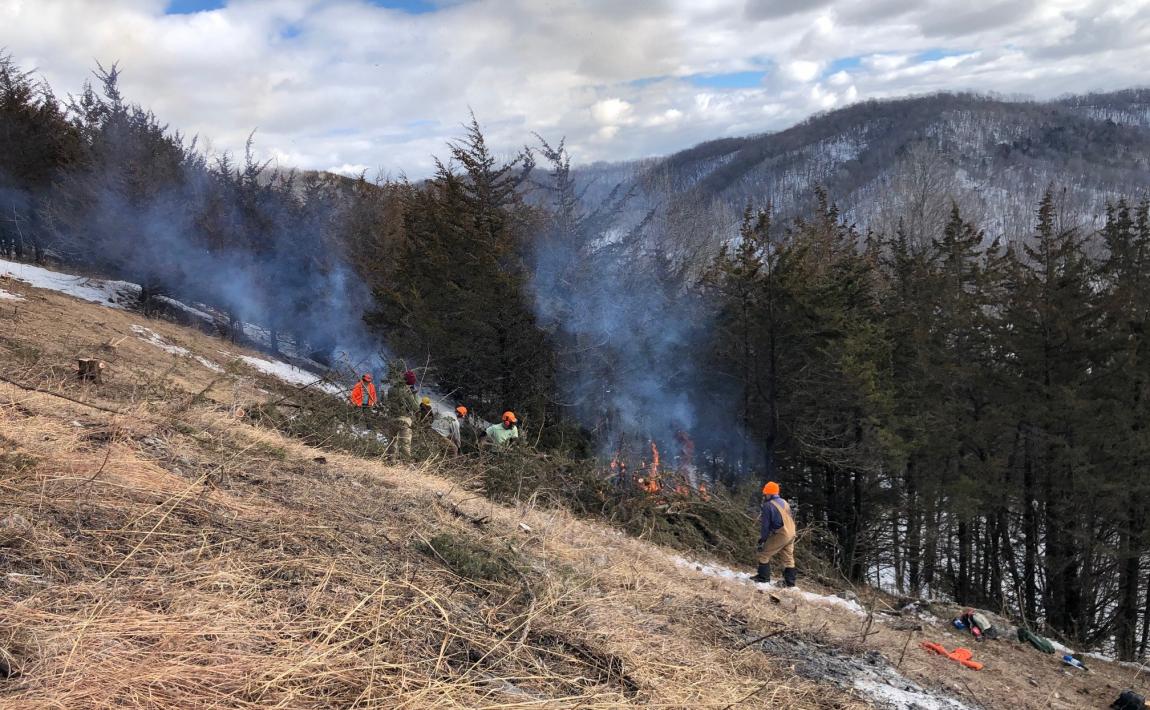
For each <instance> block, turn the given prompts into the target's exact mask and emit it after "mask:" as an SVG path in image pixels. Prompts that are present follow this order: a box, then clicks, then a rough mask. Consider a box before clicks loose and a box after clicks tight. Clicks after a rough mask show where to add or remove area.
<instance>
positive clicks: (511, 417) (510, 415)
mask: <svg viewBox="0 0 1150 710" xmlns="http://www.w3.org/2000/svg"><path fill="white" fill-rule="evenodd" d="M503 421H504V423H506V422H511V423H512V424H518V423H519V420H518V419H516V418H515V412H512V411H506V412H504V413H503Z"/></svg>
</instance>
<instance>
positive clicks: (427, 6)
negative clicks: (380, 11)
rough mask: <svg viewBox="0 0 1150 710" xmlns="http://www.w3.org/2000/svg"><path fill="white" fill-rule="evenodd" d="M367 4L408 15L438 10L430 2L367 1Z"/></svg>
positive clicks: (403, 0)
mask: <svg viewBox="0 0 1150 710" xmlns="http://www.w3.org/2000/svg"><path fill="white" fill-rule="evenodd" d="M368 2H369V3H371V4H372V5H375V6H377V7H386V8H387V9H389V10H400V11H401V12H406V13H407V14H409V15H423V14H425V13H428V12H435V11H436V10H437V9H438V8H437V7H436V6H435V3H434V2H431V0H368Z"/></svg>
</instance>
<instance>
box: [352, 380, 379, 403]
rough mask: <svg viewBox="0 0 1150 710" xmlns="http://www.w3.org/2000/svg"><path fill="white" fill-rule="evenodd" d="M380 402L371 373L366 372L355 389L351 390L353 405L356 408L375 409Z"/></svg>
mask: <svg viewBox="0 0 1150 710" xmlns="http://www.w3.org/2000/svg"><path fill="white" fill-rule="evenodd" d="M378 401H379V400H378V398H377V397H376V394H375V384H374V383H373V382H372V380H371V373H370V372H365V373H363V377H361V378H360V379H359V382H356V383H355V387H352V388H351V403H352V404H353V405H355V406H356V407H374V406H375V405H376V403H377V402H378Z"/></svg>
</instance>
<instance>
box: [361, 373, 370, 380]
mask: <svg viewBox="0 0 1150 710" xmlns="http://www.w3.org/2000/svg"><path fill="white" fill-rule="evenodd" d="M363 381H364V382H371V373H370V372H365V373H363Z"/></svg>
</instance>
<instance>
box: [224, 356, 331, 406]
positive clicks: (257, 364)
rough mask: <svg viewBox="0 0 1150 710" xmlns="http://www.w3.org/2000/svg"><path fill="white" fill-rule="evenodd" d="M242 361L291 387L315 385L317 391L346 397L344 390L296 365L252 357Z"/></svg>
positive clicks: (245, 357) (244, 357) (243, 358)
mask: <svg viewBox="0 0 1150 710" xmlns="http://www.w3.org/2000/svg"><path fill="white" fill-rule="evenodd" d="M240 359H241V360H243V361H244V362H245V363H247V364H248V365H250V366H252V367H254V368H255V369H257V370H259V371H260V372H262V373H264V374H265V375H271V376H272V377H275V378H276V379H279V380H283V381H284V382H286V383H288V384H289V385H304V386H307V385H314V386H315V387H316V388H317V389H319V390H321V391H323V392H327V393H328V394H332V395H335V396H337V397H342V396H343V395H344V388H342V387H340V386H339V385H336V384H332V383H331V382H324V381H323V378H322V377H320V376H319V375H316V374H315V373H314V372H308V371H307V370H302V369H300V368H298V367H296V366H295V365H289V364H287V363H286V362H279V361H278V360H265V359H264V358H261V357H252V356H250V355H241V356H240Z"/></svg>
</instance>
